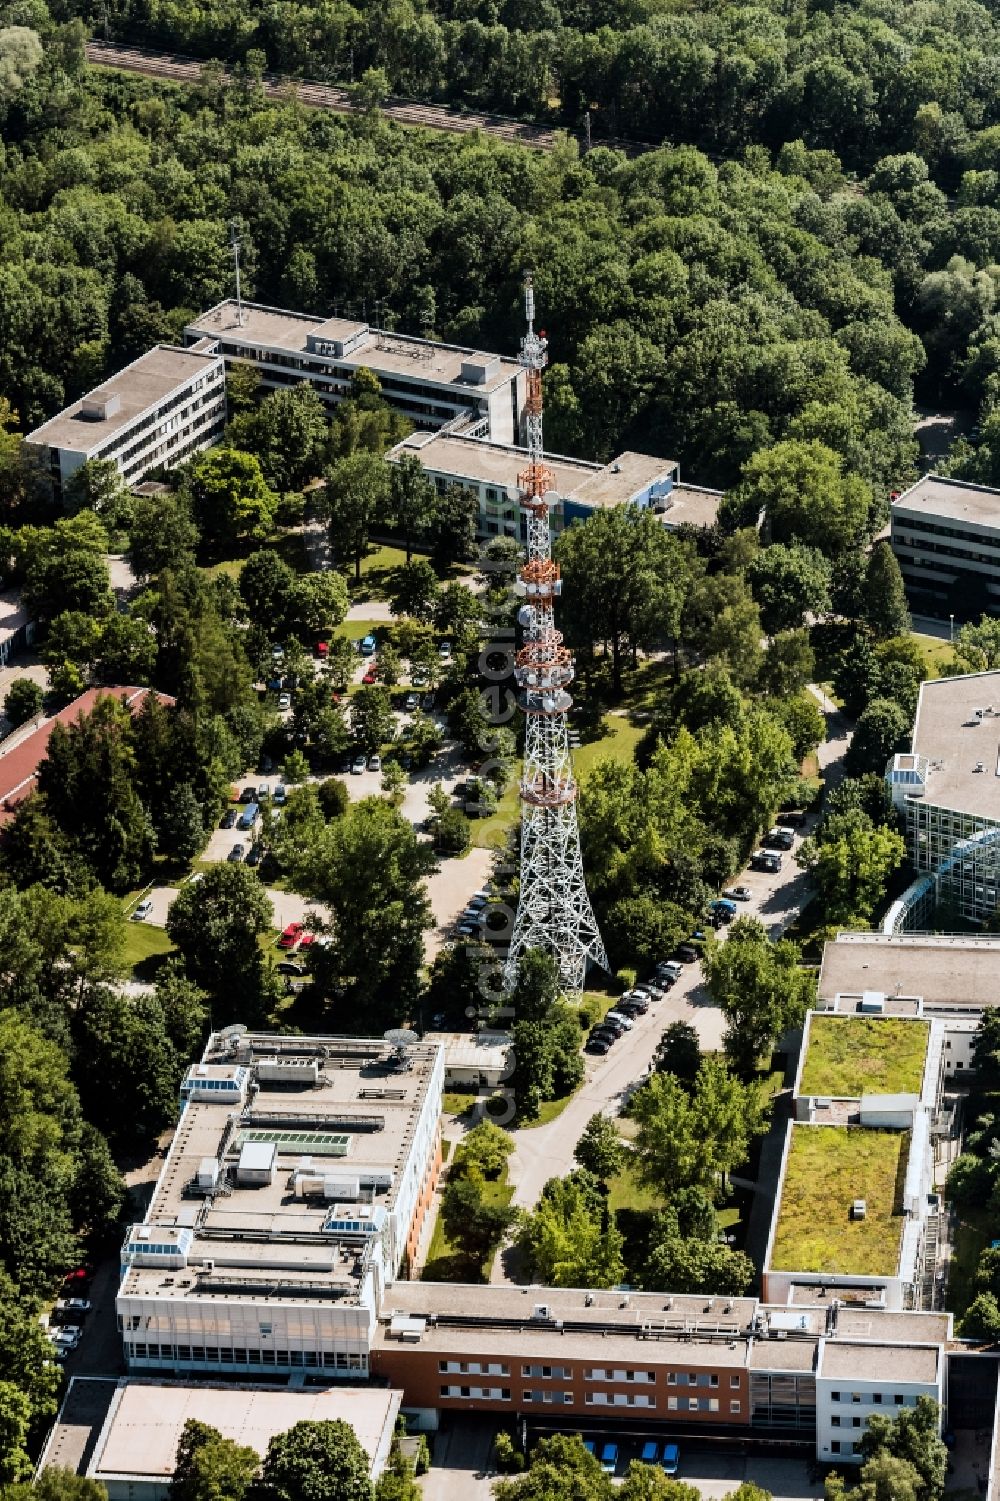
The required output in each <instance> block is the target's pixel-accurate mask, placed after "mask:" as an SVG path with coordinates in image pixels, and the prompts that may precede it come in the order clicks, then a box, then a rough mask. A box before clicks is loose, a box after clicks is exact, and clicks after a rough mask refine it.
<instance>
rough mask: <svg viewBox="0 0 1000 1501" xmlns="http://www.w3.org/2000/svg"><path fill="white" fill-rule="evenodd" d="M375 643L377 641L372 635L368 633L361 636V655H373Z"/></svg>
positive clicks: (376, 643)
mask: <svg viewBox="0 0 1000 1501" xmlns="http://www.w3.org/2000/svg"><path fill="white" fill-rule="evenodd" d="M377 645H378V642H377V641H376V640H375V637H374V636H371V635H368V636H364V637H362V640H361V655H362V656H363V657H373V656H374V655H375V648H376V646H377Z"/></svg>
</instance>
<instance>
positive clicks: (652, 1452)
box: [639, 1439, 660, 1465]
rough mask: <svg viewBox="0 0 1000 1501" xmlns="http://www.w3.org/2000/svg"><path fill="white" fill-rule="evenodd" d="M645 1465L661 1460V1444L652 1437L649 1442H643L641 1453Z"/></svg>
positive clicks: (640, 1456)
mask: <svg viewBox="0 0 1000 1501" xmlns="http://www.w3.org/2000/svg"><path fill="white" fill-rule="evenodd" d="M639 1458H640V1459H641V1460H642V1463H643V1464H644V1465H655V1464H657V1463H658V1462H659V1458H660V1446H659V1444H654V1443H653V1441H652V1439H650V1441H649V1443H648V1444H643V1446H642V1453H641V1454H640V1455H639Z"/></svg>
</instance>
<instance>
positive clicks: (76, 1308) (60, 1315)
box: [52, 1298, 91, 1324]
mask: <svg viewBox="0 0 1000 1501" xmlns="http://www.w3.org/2000/svg"><path fill="white" fill-rule="evenodd" d="M90 1309H91V1302H90V1299H89V1298H60V1300H59V1302H58V1303H57V1304H56V1306H55V1308H54V1309H53V1310H52V1316H53V1318H55V1319H56V1320H57V1321H58V1322H59V1323H60V1324H82V1323H83V1321H84V1319H85V1318H86V1317H87V1314H88V1313H89V1312H90Z"/></svg>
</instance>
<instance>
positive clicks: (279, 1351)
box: [117, 1027, 444, 1380]
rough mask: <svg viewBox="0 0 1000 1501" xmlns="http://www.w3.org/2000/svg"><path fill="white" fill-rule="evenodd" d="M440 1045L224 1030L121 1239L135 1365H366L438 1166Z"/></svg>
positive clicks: (125, 1331)
mask: <svg viewBox="0 0 1000 1501" xmlns="http://www.w3.org/2000/svg"><path fill="white" fill-rule="evenodd" d="M443 1077H444V1057H443V1051H442V1049H441V1048H439V1047H437V1046H432V1045H430V1046H429V1045H427V1044H419V1045H415V1046H413V1047H411V1048H407V1049H405V1050H399V1049H395V1048H393V1047H390V1046H389V1045H388V1044H386V1043H384V1042H378V1041H371V1042H368V1041H360V1040H356V1039H350V1038H346V1039H343V1038H329V1037H295V1038H290V1037H286V1038H282V1037H270V1036H262V1035H257V1034H252V1033H248V1032H247V1031H246V1029H245V1028H238V1027H236V1028H228V1029H227V1030H226V1031H224V1032H222V1033H219V1034H218V1035H214V1036H213V1037H212V1038H211V1039H210V1040H209V1043H208V1046H207V1048H206V1050H205V1055H204V1059H203V1061H202V1062H201V1063H200V1064H195V1065H193V1066H192V1067H191V1068H190V1069H189V1070H188V1073H187V1076H186V1077H185V1080H184V1083H183V1086H182V1091H181V1095H182V1103H183V1110H182V1113H181V1118H180V1122H179V1124H178V1127H177V1131H176V1134H175V1136H174V1139H173V1142H172V1143H171V1147H170V1151H169V1153H168V1155H167V1159H166V1162H165V1164H164V1167H163V1171H162V1173H161V1175H160V1179H159V1182H158V1183H157V1185H156V1189H155V1192H154V1194H153V1197H152V1200H151V1202H150V1206H149V1210H148V1213H147V1215H146V1218H145V1220H144V1221H143V1223H142V1224H141V1225H133V1226H132V1227H131V1228H130V1230H129V1232H128V1234H127V1236H126V1238H125V1242H124V1245H123V1247H122V1278H121V1285H120V1288H119V1292H118V1297H117V1313H118V1323H119V1328H120V1329H121V1333H122V1339H123V1341H124V1345H125V1356H126V1360H127V1362H128V1366H129V1369H130V1370H132V1371H142V1370H152V1369H155V1370H165V1369H169V1370H173V1371H175V1372H188V1371H193V1370H200V1371H206V1372H218V1371H226V1372H228V1373H231V1374H233V1375H238V1374H244V1375H246V1374H254V1375H262V1376H267V1375H272V1376H273V1375H277V1374H284V1375H288V1376H291V1375H298V1376H299V1377H300V1378H301V1377H302V1376H303V1375H304V1374H305V1375H308V1373H314V1374H315V1375H316V1376H321V1377H323V1378H325V1379H327V1380H329V1379H331V1378H340V1377H353V1378H355V1379H357V1378H359V1377H361V1376H363V1375H364V1374H366V1373H367V1371H368V1352H369V1348H370V1344H371V1338H372V1333H373V1330H374V1325H375V1319H376V1315H377V1310H378V1308H379V1306H380V1304H381V1301H382V1297H383V1293H384V1289H385V1287H386V1286H387V1284H389V1283H390V1282H392V1281H393V1279H394V1278H395V1277H396V1276H397V1275H398V1274H399V1271H400V1268H401V1266H402V1265H403V1264H404V1262H405V1260H406V1259H407V1257H410V1258H412V1257H413V1255H414V1254H415V1253H416V1250H417V1247H418V1245H419V1242H420V1235H421V1230H422V1228H423V1223H424V1217H425V1214H426V1210H427V1207H428V1204H429V1201H430V1197H431V1194H432V1193H433V1189H434V1184H435V1182H436V1179H437V1174H438V1170H439V1166H440V1160H441V1154H440V1136H439V1122H440V1115H441V1092H442V1082H443Z"/></svg>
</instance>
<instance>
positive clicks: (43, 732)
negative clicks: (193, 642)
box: [0, 688, 175, 826]
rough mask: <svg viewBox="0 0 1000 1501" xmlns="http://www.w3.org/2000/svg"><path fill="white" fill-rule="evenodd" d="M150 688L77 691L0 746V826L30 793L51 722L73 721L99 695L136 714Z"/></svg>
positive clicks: (168, 701) (165, 700)
mask: <svg viewBox="0 0 1000 1501" xmlns="http://www.w3.org/2000/svg"><path fill="white" fill-rule="evenodd" d="M153 691H154V690H153V689H152V688H88V689H87V691H86V693H81V694H80V697H79V698H75V699H74V700H73V702H72V703H71V704H67V705H66V707H65V709H60V710H59V712H58V714H54V715H53V716H52V718H51V719H46V720H44V721H43V723H42V724H40V725H39V726H38V727H37V729H34V730H32V731H31V733H30V734H29V735H26V736H25V737H24V739H23V740H20V741H18V742H17V744H15V745H12V746H11V749H10V750H9V751H7V752H6V753H5V752H4V749H3V746H2V745H0V826H2V825H3V824H5V823H7V822H8V821H9V820H10V819H11V818H13V816H14V814H15V812H16V810H17V806H18V804H19V803H23V802H24V799H25V798H26V797H27V796H28V794H29V793H30V792H34V790H35V782H36V780H37V778H38V768H39V766H41V764H42V762H43V761H44V760H45V757H46V755H47V753H48V748H49V736H50V735H51V734H52V729H53V726H54V725H57V724H73V723H75V721H76V720H77V719H78V718H79V717H80V716H81V715H87V714H89V713H91V711H92V710H93V709H94V707H95V705H96V704H97V701H98V699H99V698H117V699H120V700H121V702H122V703H123V704H126V705H127V706H128V708H130V709H131V710H132V713H133V714H138V712H139V710H140V709H141V708H142V704H143V701H144V699H145V697H146V695H147V693H152V692H153ZM156 696H157V698H158V699H159V700H160V703H161V704H165V705H167V706H170V705H172V704H173V703H174V702H175V700H174V699H173V698H171V697H170V695H169V694H167V693H157V695H156ZM11 738H12V739H13V738H15V737H14V736H12V737H11Z"/></svg>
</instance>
